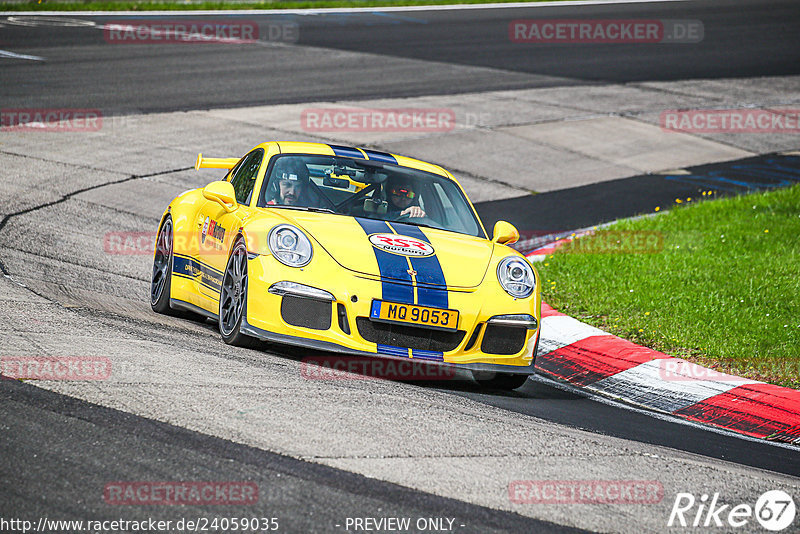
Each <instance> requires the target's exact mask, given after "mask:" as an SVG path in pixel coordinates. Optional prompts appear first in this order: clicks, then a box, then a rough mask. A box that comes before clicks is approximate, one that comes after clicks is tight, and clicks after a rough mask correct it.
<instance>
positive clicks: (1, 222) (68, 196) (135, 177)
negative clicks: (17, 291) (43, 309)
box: [0, 151, 193, 300]
mask: <svg viewBox="0 0 800 534" xmlns="http://www.w3.org/2000/svg"><path fill="white" fill-rule="evenodd" d="M0 154H10V155H14V156H20V155H21V154H14V153H12V152H5V151H0ZM21 156H23V157H31V158H32V159H39V160H42V161H49V162H54V160H48V159H44V158H35V157H32V156H24V155H21ZM55 163H61V162H57V161H56V162H55ZM65 165H70V164H69V163H65ZM73 166H75V167H79V168H85V169H91V170H95V171H96V170H101V169H95V168H93V167H88V166H85V165H73ZM192 168H193V167H181V168H178V169H170V170H167V171H159V172H154V173H149V174H132V175H130V176H126V177H125V178H122V179H120V180H113V181H111V182H106V183H103V184H96V185H91V186H88V187H82V188H80V189H76V190H75V191H72V192H70V193H67V194H65V195H62V196H61V197H60V198H58V199H56V200H51V201H49V202H44V203H42V204H39V205H37V206H32V207H30V208H25V209H23V210H19V211H16V212H14V213H9V214H7V215H5V216H4V217H3V218H2V220H0V232H2V231H3V229H4V228H5V226H6V224H7V223H8V221H10V220H11V219H12V218H14V217H19V216H20V215H27V214H28V213H32V212H34V211H37V210H40V209H43V208H49V207H51V206H56V205H58V204H61V203H62V202H66V201H67V200H69V199H71V198H72V197H74V196H76V195H80V194H81V193H86V192H88V191H94V190H96V189H101V188H103V187H107V186H109V185H117V184H122V183H125V182H130V181H133V180H141V179H143V178H150V177H153V176H163V175H165V174H173V173H177V172H183V171H188V170H190V169H192ZM104 172H105V171H104ZM0 271H2V273H3V274H4V275H5V276H7V277H10V276H11V273H10V272H9V270H8V268H7V267H6V265H5V264H4V263H3V262H2V260H0ZM26 287H27V286H26ZM28 289H30V290H31V292H33V293H35V294H37V295H38V293H36V292H35V291H33V290H32V289H31V288H28ZM39 296H41V297H43V295H39ZM44 298H47V297H44ZM48 300H50V299H48Z"/></svg>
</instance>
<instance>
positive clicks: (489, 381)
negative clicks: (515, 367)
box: [472, 373, 528, 391]
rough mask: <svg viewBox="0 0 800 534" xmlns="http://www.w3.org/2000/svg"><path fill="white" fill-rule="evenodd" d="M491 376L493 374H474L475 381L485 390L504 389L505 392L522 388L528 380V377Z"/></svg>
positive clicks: (514, 375) (505, 374) (500, 374)
mask: <svg viewBox="0 0 800 534" xmlns="http://www.w3.org/2000/svg"><path fill="white" fill-rule="evenodd" d="M491 374H492V373H472V376H473V377H474V378H475V381H476V382H477V383H478V384H480V385H481V386H482V387H484V388H487V389H502V390H504V391H511V390H514V389H517V388H520V387H522V385H523V384H524V383H525V382H526V381H527V380H528V375H519V374H510V373H493V374H494V376H491V377H490V376H488V375H491Z"/></svg>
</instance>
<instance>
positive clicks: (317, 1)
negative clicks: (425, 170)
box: [0, 0, 545, 11]
mask: <svg viewBox="0 0 800 534" xmlns="http://www.w3.org/2000/svg"><path fill="white" fill-rule="evenodd" d="M516 1H519V0H488V1H487V0H305V1H303V0H267V1H256V2H253V1H249V0H223V1H219V2H209V1H207V0H186V1H182V2H150V1H137V0H129V1H111V2H98V1H94V0H85V1H84V0H55V1H53V0H44V1H42V2H39V1H32V2H31V1H21V2H0V11H184V10H190V9H200V10H215V9H306V8H330V7H385V6H426V5H449V4H485V3H495V2H498V3H507V2H516ZM527 1H529V2H531V3H535V2H543V1H545V0H527Z"/></svg>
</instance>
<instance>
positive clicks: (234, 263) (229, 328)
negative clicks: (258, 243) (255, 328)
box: [219, 238, 257, 347]
mask: <svg viewBox="0 0 800 534" xmlns="http://www.w3.org/2000/svg"><path fill="white" fill-rule="evenodd" d="M245 313H247V248H246V247H245V245H244V240H243V239H241V238H239V239H238V240H237V241H236V244H235V245H234V246H233V250H232V251H231V256H230V258H228V265H227V266H226V267H225V274H224V275H223V277H222V288H221V290H220V294H219V333H220V334H222V340H223V341H225V343H227V344H228V345H235V346H237V347H253V346H255V345H256V343H257V342H256V340H255V339H254V338H252V337H250V336H248V335H245V334H243V333H242V332H241V328H242V321H243V320H244V316H245Z"/></svg>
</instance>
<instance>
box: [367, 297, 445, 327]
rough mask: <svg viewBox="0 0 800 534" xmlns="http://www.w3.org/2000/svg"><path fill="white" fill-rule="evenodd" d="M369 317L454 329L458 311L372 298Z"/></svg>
mask: <svg viewBox="0 0 800 534" xmlns="http://www.w3.org/2000/svg"><path fill="white" fill-rule="evenodd" d="M369 316H370V319H373V320H375V321H385V322H390V323H407V324H415V325H420V326H427V327H430V328H441V329H444V330H456V329H457V327H458V311H457V310H443V309H441V308H428V307H426V306H415V305H413V304H398V303H396V302H386V301H383V300H373V301H372V309H371V310H370V315H369Z"/></svg>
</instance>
